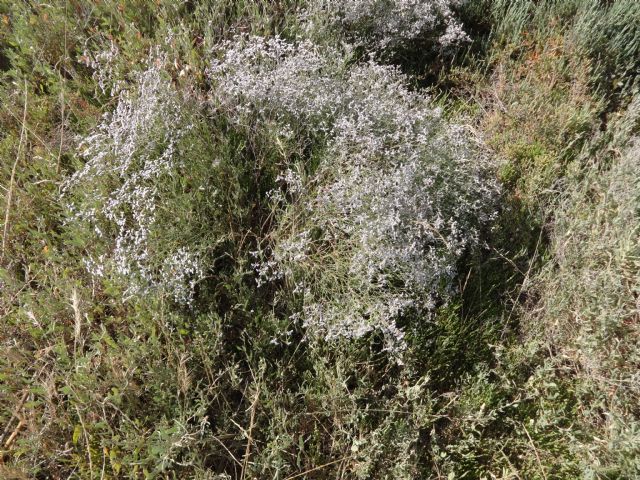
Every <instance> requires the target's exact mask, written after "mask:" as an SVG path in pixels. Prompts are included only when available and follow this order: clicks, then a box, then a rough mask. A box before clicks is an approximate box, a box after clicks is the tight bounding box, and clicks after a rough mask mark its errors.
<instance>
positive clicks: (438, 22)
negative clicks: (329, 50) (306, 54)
mask: <svg viewBox="0 0 640 480" xmlns="http://www.w3.org/2000/svg"><path fill="white" fill-rule="evenodd" d="M462 1H463V0H319V1H315V2H311V5H310V7H309V8H308V9H307V10H306V11H305V14H304V17H305V19H306V20H307V27H308V29H310V30H314V29H318V28H319V27H318V24H326V23H327V22H328V24H329V25H328V26H329V28H334V29H335V28H338V29H339V30H342V31H343V32H344V33H345V34H346V35H347V39H348V40H349V41H352V42H356V43H364V44H365V45H366V46H368V47H372V48H374V49H378V50H385V49H395V48H398V47H402V46H408V45H410V44H411V43H412V42H415V41H425V40H429V41H431V42H433V43H434V44H436V45H439V46H440V47H443V48H446V47H451V46H453V45H456V44H459V43H460V42H463V41H466V40H468V37H467V34H466V33H465V32H464V30H463V28H462V24H461V23H460V21H459V20H458V19H457V18H456V17H455V14H454V12H453V8H454V7H457V6H459V5H460V4H461V3H462ZM320 28H322V27H320Z"/></svg>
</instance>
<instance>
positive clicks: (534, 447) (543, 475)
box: [522, 423, 547, 480]
mask: <svg viewBox="0 0 640 480" xmlns="http://www.w3.org/2000/svg"><path fill="white" fill-rule="evenodd" d="M522 428H523V429H524V433H526V434H527V438H528V439H529V443H530V444H531V448H533V453H535V454H536V460H537V461H538V467H539V468H540V473H541V474H542V478H544V480H547V475H546V474H545V473H544V467H543V466H542V462H541V461H540V455H538V449H537V448H536V446H535V445H534V443H533V439H532V438H531V435H529V432H528V431H527V427H525V425H524V423H523V424H522Z"/></svg>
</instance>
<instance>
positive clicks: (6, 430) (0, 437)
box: [0, 390, 29, 443]
mask: <svg viewBox="0 0 640 480" xmlns="http://www.w3.org/2000/svg"><path fill="white" fill-rule="evenodd" d="M28 396H29V390H25V392H24V393H23V394H22V397H21V398H20V401H19V402H18V405H16V408H15V409H14V410H13V415H11V418H10V419H9V421H8V422H7V424H6V425H5V427H4V431H3V432H2V435H0V443H2V442H3V441H4V437H6V436H7V433H9V429H10V428H11V424H12V423H13V421H14V420H15V419H16V418H18V416H19V414H20V410H21V409H22V406H23V405H24V402H26V401H27V397H28Z"/></svg>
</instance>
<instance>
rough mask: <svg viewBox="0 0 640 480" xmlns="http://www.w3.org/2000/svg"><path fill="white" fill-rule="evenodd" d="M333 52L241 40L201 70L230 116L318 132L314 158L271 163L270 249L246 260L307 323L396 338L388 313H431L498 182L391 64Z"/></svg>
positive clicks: (468, 139) (332, 334)
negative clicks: (291, 298) (292, 298)
mask: <svg viewBox="0 0 640 480" xmlns="http://www.w3.org/2000/svg"><path fill="white" fill-rule="evenodd" d="M345 63H346V62H345V59H344V58H343V57H342V56H341V55H340V54H339V52H338V51H336V50H328V51H326V52H325V51H322V52H319V51H318V50H317V48H316V47H314V46H313V45H312V44H310V43H308V42H306V43H301V44H299V45H297V46H296V45H291V44H288V43H286V42H284V41H283V40H280V39H277V38H276V39H270V40H265V39H260V38H253V39H240V40H239V41H238V43H237V44H233V45H232V44H227V50H226V52H224V53H223V55H222V59H221V60H217V61H214V62H213V65H212V67H211V69H210V75H211V78H212V81H213V82H214V83H215V84H216V93H215V98H216V100H217V102H218V103H219V104H221V105H223V106H224V107H225V108H226V109H227V110H228V112H229V114H230V115H231V117H232V118H235V121H237V122H240V123H243V122H248V121H250V118H251V117H252V116H253V117H254V118H257V119H258V121H266V120H268V121H273V120H276V121H279V122H282V124H283V125H287V126H288V128H291V127H290V125H291V124H293V125H295V128H296V129H297V130H298V131H300V132H304V131H310V130H315V129H318V128H321V129H322V130H323V131H324V132H325V135H326V144H324V145H323V146H322V147H321V151H322V153H321V154H319V156H320V159H319V160H316V161H315V162H307V163H306V164H305V163H304V162H302V163H300V162H298V163H295V164H288V165H285V166H284V167H283V173H282V175H281V176H280V177H279V179H280V182H281V188H280V190H279V191H275V192H273V193H272V198H273V200H274V202H275V205H276V209H277V210H278V211H279V214H278V215H279V225H278V227H277V228H276V230H275V231H274V232H272V234H271V235H270V238H269V240H270V241H271V244H270V246H269V249H270V250H271V251H272V254H271V255H270V256H269V257H263V262H258V263H257V265H256V268H257V269H258V271H259V273H260V275H261V277H262V280H270V279H276V278H285V279H286V281H287V282H289V284H290V285H291V287H292V288H293V291H294V292H296V293H298V294H300V297H301V298H302V303H303V305H302V308H301V310H300V312H299V313H298V314H297V315H299V316H300V317H301V318H302V320H303V322H304V324H305V325H306V326H307V327H308V328H309V331H310V332H312V334H316V335H321V336H323V337H325V338H327V339H332V338H336V337H360V336H362V335H364V334H366V333H367V332H370V331H371V330H373V329H377V330H379V331H381V332H383V333H384V334H385V339H386V340H387V343H388V347H389V348H390V349H393V350H399V349H401V347H402V332H401V331H400V330H399V329H398V328H397V325H396V323H395V320H396V319H397V318H398V316H400V315H401V314H402V313H403V312H407V311H409V310H414V311H415V310H418V311H420V312H423V313H424V312H428V311H430V310H431V309H433V308H434V306H435V302H436V300H437V299H438V298H441V297H442V296H443V295H445V296H446V294H447V293H449V292H450V291H451V289H452V279H453V277H454V275H455V264H456V261H457V259H458V258H459V257H460V255H461V254H462V252H463V251H464V250H465V249H466V248H468V247H472V246H473V245H475V244H477V242H478V233H479V229H480V228H481V226H482V225H483V224H485V223H486V222H488V221H489V220H490V219H491V217H492V215H493V200H494V198H495V195H496V192H497V186H496V184H495V182H494V181H493V180H492V179H491V178H490V175H489V174H488V172H489V170H490V169H489V166H490V165H489V162H488V161H487V158H486V156H485V154H484V153H483V152H482V148H481V147H480V146H479V145H478V143H477V142H476V141H475V140H474V139H473V136H472V135H470V134H469V132H468V131H467V130H466V129H465V128H463V127H461V126H455V125H448V124H447V123H446V122H445V121H444V120H443V119H442V118H441V114H440V111H439V109H437V108H435V107H434V106H433V105H432V104H431V103H430V101H429V99H428V98H427V97H425V96H423V95H421V94H419V93H414V92H411V91H409V90H408V89H407V87H406V86H405V79H404V77H403V76H402V75H401V74H400V73H399V72H398V71H397V70H396V69H394V68H392V67H386V66H380V65H377V64H375V63H373V62H370V63H367V64H364V65H357V66H355V67H352V68H350V69H347V68H346V67H345ZM313 163H317V165H314V164H313Z"/></svg>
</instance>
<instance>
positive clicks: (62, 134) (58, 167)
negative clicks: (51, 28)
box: [56, 0, 69, 174]
mask: <svg viewBox="0 0 640 480" xmlns="http://www.w3.org/2000/svg"><path fill="white" fill-rule="evenodd" d="M68 5H69V2H68V1H67V0H65V2H64V59H63V60H62V68H65V69H66V64H67V57H68V55H67V8H68ZM58 74H59V75H60V83H62V88H61V89H60V101H61V103H62V105H61V106H60V110H61V112H60V116H61V120H60V122H61V123H60V144H59V146H58V159H57V162H56V174H58V173H60V159H61V158H62V143H63V141H64V113H65V112H64V110H65V102H64V88H65V85H66V81H65V78H64V76H63V75H62V72H61V71H59V72H58Z"/></svg>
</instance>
